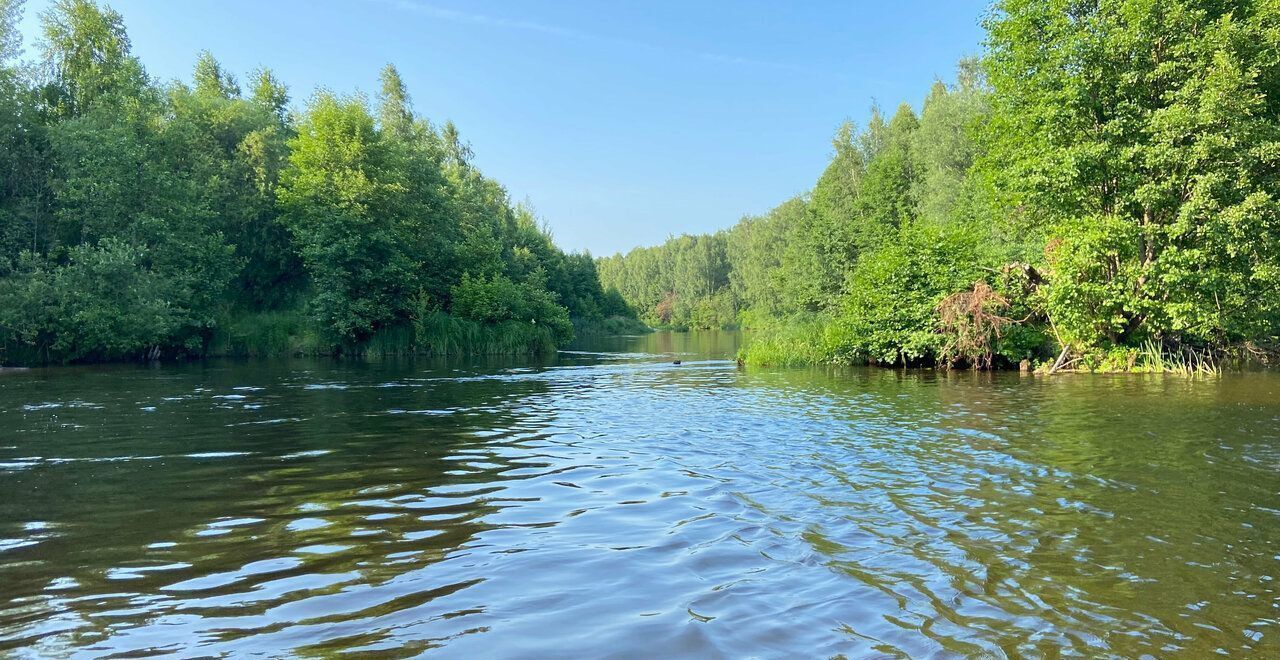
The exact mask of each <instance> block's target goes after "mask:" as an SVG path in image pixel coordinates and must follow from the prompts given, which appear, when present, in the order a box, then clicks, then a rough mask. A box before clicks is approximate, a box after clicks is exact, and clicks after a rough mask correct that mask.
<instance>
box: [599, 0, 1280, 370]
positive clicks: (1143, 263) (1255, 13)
mask: <svg viewBox="0 0 1280 660" xmlns="http://www.w3.org/2000/svg"><path fill="white" fill-rule="evenodd" d="M984 25H985V28H986V31H987V40H986V46H985V52H984V53H983V54H982V55H981V57H978V58H972V59H966V60H965V61H962V62H961V63H960V65H959V67H958V72H957V75H956V77H955V80H954V82H952V83H951V84H944V83H942V82H935V83H934V84H933V86H932V88H931V89H930V91H929V94H928V96H927V98H926V99H925V101H924V103H923V105H922V107H921V108H920V110H919V112H917V111H916V110H915V109H913V108H912V107H911V106H910V105H907V104H903V105H901V106H899V107H898V108H897V109H896V110H895V111H894V112H893V113H892V115H891V116H886V115H885V114H883V113H882V112H881V111H880V110H879V109H878V108H873V111H872V113H871V118H870V120H869V121H868V122H867V125H865V126H863V127H861V128H860V129H858V128H857V127H854V126H853V125H851V124H848V123H846V124H845V125H843V126H841V127H840V129H839V130H838V131H837V133H836V136H835V139H834V140H833V145H834V153H833V155H832V158H831V161H830V163H829V164H828V166H827V168H826V170H825V171H824V172H823V173H822V175H821V177H820V178H819V179H818V181H817V182H816V184H815V185H814V187H813V189H812V190H811V191H809V192H808V193H806V194H804V195H801V196H799V197H797V198H795V199H791V200H788V201H786V202H784V203H783V204H781V205H780V206H778V207H777V208H775V209H773V210H772V211H770V212H768V213H766V214H764V215H762V216H759V217H747V218H743V219H742V221H740V222H739V223H738V224H737V225H735V226H734V227H732V228H730V229H727V230H723V231H720V232H717V233H714V234H710V235H703V236H680V237H676V238H672V239H670V240H669V241H667V242H666V243H665V244H663V245H660V246H656V247H650V248H639V249H636V250H633V251H631V252H629V253H627V254H626V255H614V256H612V257H608V258H603V259H600V260H599V264H598V268H599V271H600V277H601V280H602V282H603V284H604V286H605V287H606V288H614V289H617V290H618V291H619V292H620V293H621V294H622V296H623V297H624V298H625V299H626V300H627V302H629V303H630V304H631V305H633V306H634V307H635V308H636V309H637V310H639V312H640V314H641V317H642V318H643V319H644V320H645V321H647V322H649V323H651V324H666V325H671V326H677V327H680V326H684V327H718V326H725V325H735V324H742V325H745V326H748V327H751V328H754V329H756V331H755V332H753V333H752V334H753V337H754V339H753V340H752V341H751V342H750V344H749V345H748V347H747V348H746V350H745V353H744V356H743V357H744V358H745V359H746V360H747V361H749V362H755V363H772V364H788V363H852V362H872V363H881V364H897V365H922V364H937V365H958V366H959V365H968V366H972V367H979V368H989V367H993V366H1012V365H1019V364H1022V365H1023V366H1026V364H1028V363H1030V364H1041V365H1043V367H1044V368H1046V369H1049V370H1057V369H1062V368H1084V369H1107V370H1142V369H1157V370H1158V369H1167V368H1173V367H1177V366H1181V367H1183V368H1193V369H1194V368H1216V367H1217V365H1219V364H1220V363H1221V361H1222V360H1224V359H1232V358H1242V357H1254V358H1259V359H1264V360H1265V359H1267V358H1268V357H1269V356H1270V355H1272V354H1274V353H1275V348H1276V346H1277V343H1278V338H1280V2H1277V1H1276V0H1089V1H1086V2H1079V1H1076V0H1001V1H1000V2H997V3H996V4H995V5H994V6H993V8H992V10H991V12H990V14H989V15H988V16H987V18H986V19H985V21H984ZM1024 361H1025V362H1024Z"/></svg>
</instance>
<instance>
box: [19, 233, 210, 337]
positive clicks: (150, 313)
mask: <svg viewBox="0 0 1280 660" xmlns="http://www.w3.org/2000/svg"><path fill="white" fill-rule="evenodd" d="M173 289H174V286H173V284H172V283H171V282H169V281H167V280H166V279H165V278H164V277H162V276H161V275H159V274H157V273H155V272H154V271H151V270H149V269H148V268H147V267H146V266H145V254H144V252H143V251H142V250H141V249H139V248H135V247H132V246H130V245H128V244H127V243H125V242H123V241H119V240H115V239H105V240H104V241H102V243H100V244H99V245H97V246H89V245H78V246H75V247H74V248H72V249H71V250H70V255H69V260H68V262H67V263H66V264H64V265H54V264H50V263H48V262H46V261H44V260H41V259H40V258H38V257H36V256H35V255H33V254H31V253H26V254H25V255H24V257H23V259H22V260H21V264H20V266H19V269H18V271H17V273H15V274H14V275H12V276H10V277H6V278H3V279H0V338H2V339H3V341H4V344H5V346H6V348H8V349H9V350H10V351H13V352H16V353H18V354H19V355H20V356H21V355H23V354H30V355H34V356H53V355H56V356H58V357H59V358H60V359H61V360H64V361H71V360H84V359H97V360H112V359H120V358H130V357H136V356H139V355H141V354H142V353H143V352H144V351H145V350H146V349H150V348H154V347H157V346H158V345H159V344H161V343H163V342H165V340H166V339H168V337H169V335H170V333H171V332H173V331H174V329H175V328H176V327H177V326H178V325H179V324H180V323H181V321H182V318H181V316H182V315H181V312H180V310H178V309H175V308H174V307H173V306H172V305H171V304H170V302H169V301H170V300H171V299H173V298H174V297H175V296H174V290H173ZM191 348H195V347H194V346H193V347H191Z"/></svg>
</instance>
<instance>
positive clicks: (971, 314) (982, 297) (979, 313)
mask: <svg viewBox="0 0 1280 660" xmlns="http://www.w3.org/2000/svg"><path fill="white" fill-rule="evenodd" d="M937 309H938V318H939V319H940V320H941V330H942V332H943V333H944V334H946V335H947V336H948V337H949V338H950V341H948V342H947V344H946V345H945V346H943V348H942V353H941V355H940V356H939V358H940V362H941V363H942V364H943V365H947V366H950V365H951V364H953V363H954V362H956V361H957V360H966V361H968V362H969V364H971V365H972V366H973V367H974V368H976V369H990V368H991V366H992V359H993V353H994V348H995V343H996V342H997V341H998V340H999V339H1000V336H1001V334H1002V333H1003V332H1004V329H1005V328H1006V327H1008V326H1009V325H1010V324H1012V323H1013V319H1010V318H1008V317H1006V316H1004V313H1005V312H1007V311H1008V310H1009V301H1008V300H1007V299H1006V298H1005V297H1004V296H1002V295H1000V294H999V293H997V292H996V290H995V289H992V288H991V286H990V285H988V284H987V283H986V282H982V281H979V282H974V284H973V289H972V290H969V291H961V292H959V293H953V294H951V295H950V296H947V297H946V298H945V299H943V301H942V302H940V303H938V307H937Z"/></svg>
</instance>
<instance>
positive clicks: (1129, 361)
mask: <svg viewBox="0 0 1280 660" xmlns="http://www.w3.org/2000/svg"><path fill="white" fill-rule="evenodd" d="M1276 355H1277V353H1276V351H1275V350H1274V349H1272V348H1266V347H1261V346H1257V345H1254V344H1247V345H1240V346H1235V347H1232V348H1230V349H1218V350H1214V349H1210V348H1201V347H1188V346H1183V347H1168V346H1164V345H1161V344H1160V343H1158V342H1155V341H1147V342H1145V343H1144V344H1143V345H1141V346H1139V347H1136V348H1135V347H1113V348H1110V349H1108V350H1101V349H1069V350H1066V351H1061V350H1060V349H1059V352H1055V353H1053V354H1049V353H1045V352H1041V353H1040V354H1039V355H1037V356H1035V357H1034V358H1029V359H1027V361H1026V362H1025V363H1022V362H1021V361H1015V360H1011V359H1007V358H1002V357H1000V356H997V358H996V359H995V360H993V361H992V368H993V369H996V370H1017V369H1021V368H1026V369H1027V370H1030V371H1034V372H1036V373H1039V374H1053V373H1133V374H1171V375H1182V376H1206V375H1216V374H1221V373H1222V372H1223V371H1229V370H1243V369H1252V368H1259V367H1267V366H1273V365H1274V363H1275V361H1276V359H1275V358H1276ZM738 360H739V361H740V362H741V363H743V364H746V365H751V366H770V367H804V366H824V365H836V366H850V365H867V364H872V365H875V364H878V365H879V366H884V367H898V368H901V367H904V366H911V367H942V366H943V365H942V364H941V363H939V361H938V360H937V358H936V356H934V355H931V354H925V355H922V356H920V357H918V358H916V359H906V358H904V359H901V360H899V361H896V362H879V363H877V362H875V361H873V360H868V359H867V358H866V357H865V356H864V355H863V354H862V353H861V352H860V351H858V350H856V349H853V348H851V347H850V345H849V344H848V337H847V336H846V335H845V334H844V332H843V331H842V330H841V329H840V328H839V327H838V326H837V324H836V323H835V322H833V321H831V320H828V319H822V318H809V319H801V320H794V321H791V322H787V323H781V324H777V325H771V326H765V327H762V328H759V329H757V330H755V331H754V332H753V333H752V338H751V339H750V340H749V342H748V343H747V344H746V345H744V346H743V347H742V348H741V349H740V350H739V352H738ZM948 366H949V367H950V368H957V367H958V368H968V367H969V366H970V365H967V364H964V363H958V364H952V365H948Z"/></svg>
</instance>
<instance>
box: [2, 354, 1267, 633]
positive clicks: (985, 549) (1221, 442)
mask: <svg viewBox="0 0 1280 660" xmlns="http://www.w3.org/2000/svg"><path fill="white" fill-rule="evenodd" d="M737 342H738V338H737V336H736V335H733V334H728V333H695V334H683V335H682V334H666V333H659V334H655V335H649V336H645V337H637V338H612V339H607V340H598V341H594V342H583V343H582V344H581V345H580V346H578V347H576V348H577V350H576V351H574V352H564V353H561V354H560V355H558V356H556V357H554V358H547V359H544V360H543V361H542V362H540V363H535V362H529V361H523V362H515V361H500V360H499V361H455V362H439V361H425V360H399V361H396V360H391V361H368V362H351V361H345V362H344V361H331V360H280V361H258V362H237V361H215V362H208V363H196V364H177V365H175V364H165V365H163V366H160V367H144V366H109V367H92V368H89V367H83V368H81V367H76V368H56V369H47V370H34V371H29V372H22V373H7V374H0V655H10V654H12V655H18V656H49V655H54V656H68V655H70V656H77V655H83V656H86V657H88V656H93V657H102V656H112V655H120V656H125V655H128V656H137V655H144V654H152V653H161V652H166V651H168V652H174V653H176V654H177V655H179V656H192V655H200V656H208V655H217V654H226V655H231V656H241V655H248V654H261V655H268V656H281V655H295V656H307V655H330V654H335V653H338V652H342V651H362V652H372V653H381V654H383V655H385V656H387V657H400V656H405V655H419V654H423V653H426V654H428V655H439V656H442V657H459V658H477V657H603V656H616V657H687V656H700V657H716V656H726V657H828V656H835V655H840V654H843V655H845V656H848V657H895V656H910V657H952V656H996V657H999V656H1011V657H1015V656H1023V655H1032V656H1042V655H1053V654H1055V653H1057V652H1062V653H1064V654H1077V655H1087V656H1093V657H1096V656H1112V655H1114V656H1126V657H1133V656H1139V655H1142V654H1151V655H1153V656H1160V657H1167V656H1175V655H1182V656H1186V657H1204V656H1206V655H1209V654H1213V653H1228V654H1233V655H1235V654H1254V655H1259V656H1272V657H1275V656H1278V655H1280V627H1277V622H1278V621H1280V599H1278V598H1277V594H1276V580H1277V578H1280V376H1277V375H1275V374H1234V375H1227V376H1223V377H1221V378H1217V379H1201V380H1187V379H1183V378H1177V377H1144V376H1080V375H1062V376H1055V377H1053V378H1051V379H1045V378H1036V377H1029V376H1019V375H1018V374H995V375H990V374H971V373H957V374H950V375H945V374H938V373H936V372H932V371H926V372H920V371H891V370H875V369H853V370H844V371H830V370H772V369H751V368H748V369H741V368H739V367H737V366H736V365H735V364H734V363H733V362H732V361H731V360H730V359H728V358H730V357H732V355H733V354H734V351H735V349H736V346H737ZM676 356H678V357H679V358H680V359H681V360H682V361H683V363H682V364H680V365H675V364H673V363H672V360H673V358H674V357H676Z"/></svg>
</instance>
